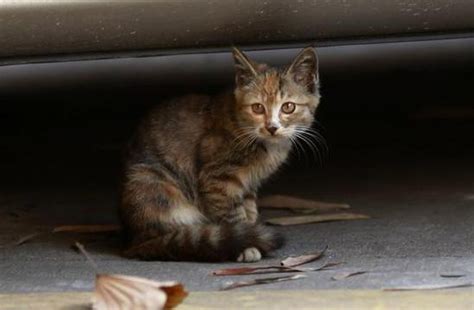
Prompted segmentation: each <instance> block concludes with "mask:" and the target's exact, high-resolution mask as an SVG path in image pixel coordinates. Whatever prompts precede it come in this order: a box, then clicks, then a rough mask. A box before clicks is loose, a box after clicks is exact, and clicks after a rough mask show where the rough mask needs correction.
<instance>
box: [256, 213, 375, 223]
mask: <svg viewBox="0 0 474 310" xmlns="http://www.w3.org/2000/svg"><path fill="white" fill-rule="evenodd" d="M368 218H370V217H369V216H368V215H365V214H357V213H347V212H344V213H331V214H319V215H301V216H283V217H275V218H271V219H268V220H266V221H265V223H267V224H270V225H277V226H289V225H301V224H310V223H322V222H333V221H349V220H364V219H368Z"/></svg>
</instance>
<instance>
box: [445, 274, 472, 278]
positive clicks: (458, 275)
mask: <svg viewBox="0 0 474 310" xmlns="http://www.w3.org/2000/svg"><path fill="white" fill-rule="evenodd" d="M439 276H440V277H441V278H462V277H465V276H466V275H465V274H462V273H442V274H440V275H439Z"/></svg>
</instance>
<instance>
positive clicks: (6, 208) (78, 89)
mask: <svg viewBox="0 0 474 310" xmlns="http://www.w3.org/2000/svg"><path fill="white" fill-rule="evenodd" d="M357 55H359V54H357ZM391 57H393V59H397V61H396V62H395V63H396V67H397V68H399V66H401V65H402V64H401V63H400V61H399V60H398V55H397V57H395V56H394V55H391ZM451 58H453V59H457V57H455V56H453V57H451ZM451 58H449V59H451ZM391 59H392V58H391ZM230 61H231V60H230V59H229V64H228V65H229V66H228V68H229V69H230V68H231V64H230ZM341 61H342V60H341ZM339 63H340V62H337V63H335V66H336V64H339ZM402 63H403V62H402ZM325 64H326V63H325V62H323V63H322V68H323V72H322V74H321V76H322V77H324V79H323V85H322V86H323V88H322V90H323V94H324V96H323V103H322V106H321V109H320V111H319V113H318V120H319V121H320V122H321V123H323V124H324V126H325V127H326V128H325V129H324V130H323V129H321V127H320V126H319V125H318V126H317V127H318V128H319V129H320V130H321V131H322V132H323V133H324V135H325V137H326V138H327V140H328V144H329V149H330V153H329V155H328V156H326V157H325V159H324V160H323V161H322V162H323V164H322V165H321V167H320V166H319V165H318V164H317V161H315V160H313V159H311V156H312V155H311V151H309V150H307V151H306V152H305V154H306V155H307V159H306V160H305V157H304V156H302V157H301V158H296V157H295V158H292V160H291V161H290V164H289V165H288V166H286V167H285V168H284V169H283V170H282V171H281V173H279V174H278V175H277V176H275V178H274V179H273V180H272V182H270V183H269V184H267V185H266V186H265V188H264V189H263V191H264V192H265V193H278V194H291V195H295V196H302V197H306V198H313V199H318V200H322V201H333V202H344V203H348V204H350V205H351V206H352V210H353V211H354V212H360V213H365V214H368V215H370V216H371V217H372V218H371V219H368V220H361V221H347V222H332V223H321V224H311V225H302V226H293V227H285V228H277V229H278V230H279V231H281V232H282V233H283V234H284V235H285V236H286V239H287V244H286V246H285V247H284V248H282V249H281V250H279V251H277V252H275V253H273V258H268V259H266V260H264V261H262V262H261V263H263V264H266V263H271V262H277V261H278V260H279V259H281V258H284V257H286V256H288V255H290V254H303V253H306V252H311V251H314V250H319V249H322V248H324V247H325V246H328V250H327V253H326V255H325V257H324V258H322V259H321V260H320V261H318V262H315V263H312V264H311V266H318V265H319V264H322V263H323V262H326V261H330V262H344V264H342V265H340V266H338V267H337V268H334V269H333V270H329V271H322V272H314V273H310V274H309V275H308V278H307V279H304V280H299V281H293V282H284V283H279V284H271V285H267V286H265V287H261V288H262V289H299V288H306V289H309V288H388V287H399V286H406V285H419V284H459V283H472V282H473V281H474V173H473V171H474V160H473V158H474V140H473V138H472V137H473V133H474V121H473V119H474V118H473V115H474V111H473V108H472V102H474V101H473V98H474V97H473V92H472V72H474V71H473V70H472V68H473V66H472V63H471V64H470V65H469V66H468V65H466V66H462V67H459V68H457V69H456V70H454V71H452V70H451V71H450V70H447V69H445V71H442V70H441V69H440V67H439V66H438V63H437V62H436V63H434V62H433V66H430V67H429V68H428V67H426V68H424V69H426V70H427V71H426V72H424V71H423V70H420V69H419V68H418V67H417V66H415V65H414V64H410V65H409V66H406V67H404V69H403V68H401V67H400V68H399V70H398V71H397V70H392V71H384V70H383V68H384V67H383V66H382V67H381V70H380V71H381V72H379V73H377V74H375V73H370V74H368V75H367V76H365V78H364V77H363V76H361V75H357V74H355V71H357V70H358V69H361V68H362V67H357V68H358V69H354V70H349V71H347V64H346V65H344V62H342V65H341V66H340V67H339V65H337V67H338V70H340V71H341V72H342V71H344V74H332V75H331V72H330V71H331V70H327V72H325V71H324V70H325V69H324V68H325V67H324V65H325ZM374 64H375V66H374V67H378V66H379V62H377V61H374ZM449 64H450V65H451V60H450V62H449ZM349 67H350V66H349ZM326 68H327V67H326ZM350 68H352V67H350ZM350 68H349V69H350ZM446 68H447V67H446ZM428 69H429V70H428ZM156 71H157V72H159V70H156ZM346 71H347V72H350V74H346ZM353 71H354V72H353ZM84 72H88V71H84ZM150 72H152V71H150ZM423 72H424V73H423ZM67 73H68V75H67V76H68V77H69V71H67ZM116 73H117V72H116V71H111V73H110V74H116ZM204 73H205V72H204ZM153 74H155V72H154V73H153ZM122 75H126V76H128V75H129V74H128V73H127V72H125V73H123V74H122ZM63 76H64V75H60V77H63ZM138 76H140V75H139V74H136V75H132V77H133V79H135V78H137V77H138ZM197 76H199V75H197ZM163 77H164V78H166V79H168V75H167V73H166V74H164V75H163ZM227 78H229V79H230V78H231V76H228V77H227ZM194 80H196V78H194ZM21 81H22V83H19V84H22V85H23V80H21ZM84 81H86V80H84ZM126 81H129V80H126ZM160 81H161V80H160ZM198 82H201V80H199V81H198ZM48 83H50V82H48ZM141 83H142V84H146V85H142V88H139V87H138V86H139V83H138V82H137V83H131V82H123V80H122V83H120V80H117V81H116V80H114V79H112V81H111V82H110V85H109V88H105V86H104V88H102V86H101V85H102V84H97V85H96V84H94V83H90V85H89V84H88V83H86V82H83V83H76V84H74V85H75V88H74V89H72V90H68V89H65V90H63V89H62V88H61V89H57V90H56V91H48V90H46V91H44V92H43V93H41V94H35V93H34V92H33V93H32V94H23V92H17V93H13V94H12V95H11V96H10V97H2V109H0V133H1V143H0V245H3V247H2V248H0V292H32V291H70V290H91V289H92V287H93V285H94V270H93V269H92V268H91V267H90V266H89V265H88V263H87V262H86V261H85V259H84V257H83V256H82V255H80V254H79V253H77V252H76V251H75V250H74V249H72V248H71V245H72V244H73V243H74V241H76V240H78V241H80V242H82V243H83V244H84V245H85V247H86V248H87V249H88V251H89V252H90V253H91V255H92V257H93V258H94V260H95V261H96V262H97V264H98V265H99V269H100V271H101V272H108V273H122V274H130V275H139V276H145V277H149V278H153V279H160V280H165V279H169V280H178V281H181V282H183V283H184V284H185V285H186V287H188V288H189V289H190V290H216V289H218V288H219V287H221V285H223V283H225V282H226V281H229V280H235V279H237V278H230V277H229V278H222V277H213V276H211V275H210V273H211V272H212V271H213V270H215V269H218V268H223V267H230V266H239V264H237V263H227V264H197V263H175V262H166V263H163V262H140V261H133V260H127V259H124V258H122V257H120V256H119V248H120V240H119V237H118V236H117V235H114V234H90V235H84V234H82V235H78V234H70V233H61V234H51V233H47V232H48V231H50V230H51V229H52V228H53V227H56V226H58V225H66V224H97V223H115V222H116V221H117V219H116V212H115V210H116V205H115V198H116V192H115V190H114V189H115V188H116V183H117V182H116V180H117V167H118V159H119V157H120V152H119V149H120V145H121V144H122V143H123V141H124V140H125V138H126V137H127V136H128V135H129V134H130V132H131V128H133V126H134V123H135V122H136V120H137V119H138V117H139V116H140V115H141V113H142V110H143V107H145V102H148V101H150V102H153V103H155V102H156V101H159V99H162V96H163V93H166V91H170V92H172V91H173V90H168V87H167V86H166V85H165V86H162V83H153V82H152V81H148V79H147V78H143V80H142V82H141ZM53 84H54V83H53ZM53 84H51V85H53ZM174 84H175V88H176V89H174V92H175V93H179V92H182V88H183V87H184V86H183V84H182V81H181V80H175V81H174ZM25 85H27V86H28V85H30V84H28V83H27V84H25ZM160 85H161V88H160ZM27 86H25V88H26V87H27ZM92 86H93V87H92ZM145 86H146V87H145ZM199 86H200V85H199ZM87 87H92V89H88V88H87ZM94 87H95V88H94ZM22 95H23V96H22ZM147 100H148V101H147ZM138 103H140V104H138ZM447 118H450V119H447ZM288 215H291V214H288ZM265 216H267V217H268V216H273V214H269V213H266V214H265ZM34 232H45V233H43V234H42V235H40V236H37V237H36V238H33V239H31V240H30V241H29V242H27V243H25V244H22V245H19V246H15V245H12V242H15V241H16V240H18V239H19V238H21V237H23V236H26V235H28V234H31V233H34ZM348 271H367V273H366V274H363V275H359V276H354V277H351V278H348V279H345V280H340V281H334V280H331V277H332V276H334V275H338V274H341V273H343V272H348ZM441 274H460V275H463V277H460V278H443V277H441V276H440V275H441ZM243 278H247V277H241V278H238V279H243ZM248 289H249V290H254V289H255V288H248Z"/></svg>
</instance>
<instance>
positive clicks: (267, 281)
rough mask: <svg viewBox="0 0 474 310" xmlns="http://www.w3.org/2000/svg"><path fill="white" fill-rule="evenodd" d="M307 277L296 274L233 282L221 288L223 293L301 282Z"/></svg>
mask: <svg viewBox="0 0 474 310" xmlns="http://www.w3.org/2000/svg"><path fill="white" fill-rule="evenodd" d="M306 277H307V276H306V275H304V274H296V275H292V276H282V277H272V278H258V279H252V280H247V281H237V282H231V283H229V284H227V285H225V286H224V287H223V288H221V291H227V290H232V289H235V288H239V287H245V286H252V285H261V284H270V283H278V282H283V281H291V280H299V279H304V278H306Z"/></svg>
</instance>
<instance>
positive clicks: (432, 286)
mask: <svg viewBox="0 0 474 310" xmlns="http://www.w3.org/2000/svg"><path fill="white" fill-rule="evenodd" d="M472 286H474V285H473V283H461V284H422V285H414V286H406V287H393V288H385V289H384V291H416V290H442V289H450V288H462V287H472Z"/></svg>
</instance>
